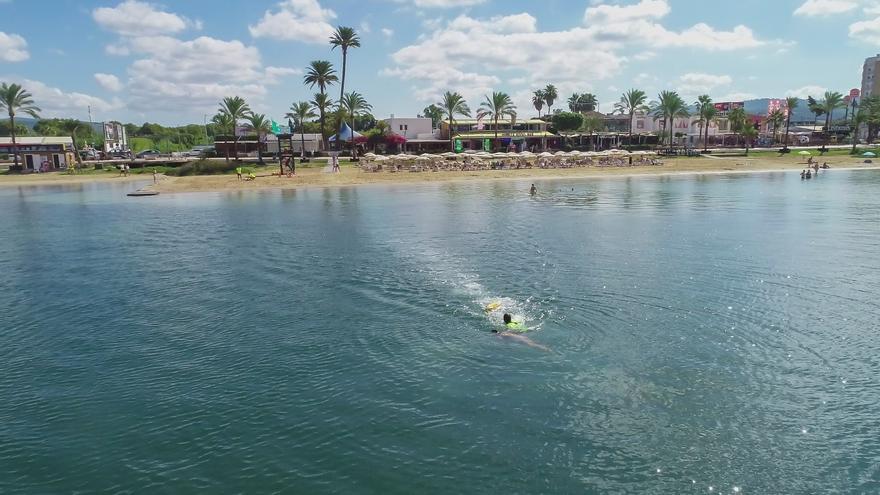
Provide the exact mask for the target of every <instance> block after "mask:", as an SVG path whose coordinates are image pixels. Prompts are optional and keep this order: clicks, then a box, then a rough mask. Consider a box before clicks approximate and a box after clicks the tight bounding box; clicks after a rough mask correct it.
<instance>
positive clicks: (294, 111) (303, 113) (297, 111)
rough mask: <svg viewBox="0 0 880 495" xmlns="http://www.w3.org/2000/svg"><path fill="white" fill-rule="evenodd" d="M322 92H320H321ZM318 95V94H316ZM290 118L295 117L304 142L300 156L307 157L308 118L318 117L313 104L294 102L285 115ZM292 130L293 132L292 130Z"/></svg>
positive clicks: (337, 137) (294, 119) (295, 122)
mask: <svg viewBox="0 0 880 495" xmlns="http://www.w3.org/2000/svg"><path fill="white" fill-rule="evenodd" d="M319 94H320V93H319ZM315 96H317V95H315ZM284 116H285V117H287V118H288V119H293V122H294V124H295V125H296V126H297V127H299V135H300V139H301V142H302V144H301V145H300V156H302V157H303V158H305V156H306V127H305V124H306V119H313V118H315V117H317V115H315V112H314V111H313V109H312V104H311V103H309V102H307V101H300V102H298V103H294V104H293V105H291V106H290V112H287V113H286V114H285V115H284ZM290 132H293V131H292V130H291V131H290ZM336 140H337V141H338V140H339V136H338V135H337V136H336Z"/></svg>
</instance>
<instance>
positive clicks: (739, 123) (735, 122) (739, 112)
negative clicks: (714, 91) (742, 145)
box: [727, 107, 748, 141]
mask: <svg viewBox="0 0 880 495" xmlns="http://www.w3.org/2000/svg"><path fill="white" fill-rule="evenodd" d="M747 119H748V116H747V115H746V111H745V109H744V108H742V107H740V108H734V109H733V110H731V111H730V113H729V114H727V121H728V122H730V130H731V131H733V134H734V135H735V136H740V135H742V131H743V129H745V127H746V120H747ZM737 141H739V140H738V139H737Z"/></svg>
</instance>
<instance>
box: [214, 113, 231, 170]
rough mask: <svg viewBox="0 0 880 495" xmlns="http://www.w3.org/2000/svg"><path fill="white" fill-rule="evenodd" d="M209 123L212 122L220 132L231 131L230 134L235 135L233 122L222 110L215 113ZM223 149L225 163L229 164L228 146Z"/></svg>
mask: <svg viewBox="0 0 880 495" xmlns="http://www.w3.org/2000/svg"><path fill="white" fill-rule="evenodd" d="M211 122H213V123H214V125H215V126H217V129H219V130H220V132H226V131H227V130H229V129H231V130H232V133H233V134H234V133H235V121H234V120H232V116H231V115H229V114H228V113H226V112H224V111H222V110H221V111H219V112H217V115H214V117H213V118H211ZM225 148H226V163H229V146H225Z"/></svg>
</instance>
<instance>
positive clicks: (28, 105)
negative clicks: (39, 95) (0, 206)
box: [0, 83, 40, 169]
mask: <svg viewBox="0 0 880 495" xmlns="http://www.w3.org/2000/svg"><path fill="white" fill-rule="evenodd" d="M4 110H5V111H6V114H7V115H9V129H10V133H11V135H12V160H13V164H14V165H15V168H16V169H17V168H18V143H17V142H16V136H15V131H16V127H15V115H16V114H19V113H24V114H27V115H30V116H31V117H33V118H35V119H38V118H40V115H39V112H40V108H39V107H38V106H37V105H36V104H34V100H33V95H32V94H30V93H28V92H27V91H25V90H24V88H22V87H21V86H20V85H18V84H15V83H13V84H6V83H3V84H0V112H2V111H4Z"/></svg>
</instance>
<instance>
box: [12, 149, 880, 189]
mask: <svg viewBox="0 0 880 495" xmlns="http://www.w3.org/2000/svg"><path fill="white" fill-rule="evenodd" d="M821 161H822V162H825V161H827V162H828V164H829V165H830V166H831V167H832V168H831V171H833V170H835V169H841V168H847V169H876V168H880V165H878V164H866V163H864V160H863V159H862V158H858V157H849V156H829V157H827V159H821ZM806 167H807V165H806V164H805V162H804V160H803V157H799V156H784V157H776V156H773V157H755V158H746V157H717V158H709V157H699V158H668V159H666V160H665V163H664V165H662V166H643V167H586V168H567V169H539V168H533V169H522V170H486V171H467V172H459V171H456V172H418V173H413V172H397V173H390V172H379V173H368V172H363V171H361V170H360V169H358V168H355V167H343V169H342V172H341V173H336V174H331V173H325V172H324V169H323V168H317V167H316V168H301V169H299V170H298V171H297V175H296V176H294V177H287V176H282V177H279V176H277V175H271V172H272V171H274V170H275V168H274V167H269V168H267V169H266V170H265V171H262V173H261V174H260V175H258V176H257V178H256V180H253V181H243V180H238V178H237V177H236V176H235V175H212V176H193V177H165V176H162V177H161V180H160V181H159V183H158V184H155V185H154V184H149V185H147V186H145V187H144V189H146V190H153V191H157V192H159V193H163V194H169V193H188V192H211V191H241V190H260V189H290V188H301V187H333V186H353V185H367V184H395V183H405V184H416V183H434V182H448V181H472V180H535V181H540V180H547V179H577V178H588V177H624V176H639V175H681V174H713V173H754V172H773V171H791V172H798V171H800V170H803V169H804V168H806ZM150 179H151V176H150V175H149V174H132V175H130V176H128V177H119V176H118V175H117V174H107V175H99V174H84V175H68V174H62V173H48V174H32V175H3V176H0V186H36V185H61V184H79V183H84V182H119V181H128V182H131V181H149V180H150Z"/></svg>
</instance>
